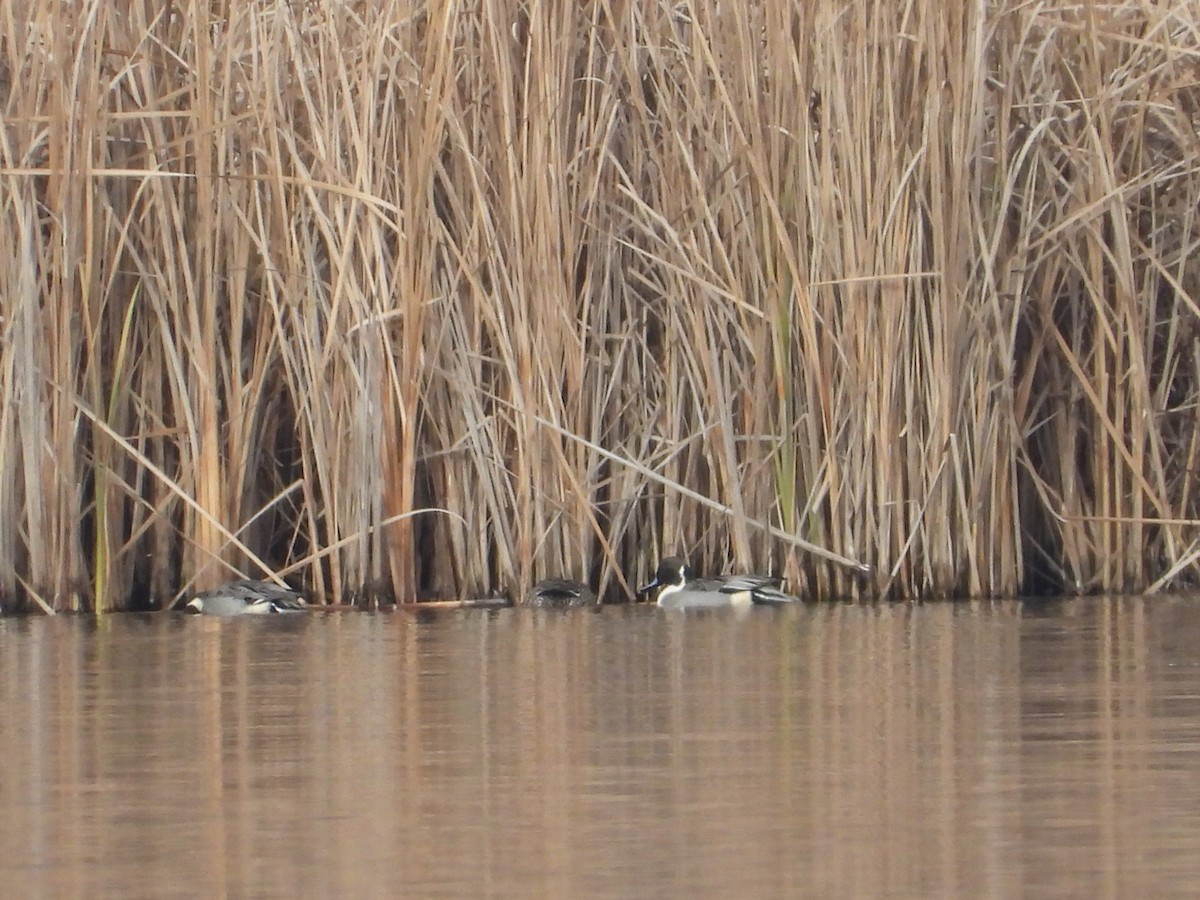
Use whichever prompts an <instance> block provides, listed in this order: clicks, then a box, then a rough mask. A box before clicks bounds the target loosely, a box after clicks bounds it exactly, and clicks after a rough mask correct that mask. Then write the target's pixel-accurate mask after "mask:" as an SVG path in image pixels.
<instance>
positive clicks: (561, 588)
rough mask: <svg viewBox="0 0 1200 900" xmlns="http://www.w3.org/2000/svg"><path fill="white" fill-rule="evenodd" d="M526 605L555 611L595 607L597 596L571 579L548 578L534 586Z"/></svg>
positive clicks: (588, 588)
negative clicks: (575, 607)
mask: <svg viewBox="0 0 1200 900" xmlns="http://www.w3.org/2000/svg"><path fill="white" fill-rule="evenodd" d="M525 605H526V606H540V607H549V608H554V609H565V608H567V607H571V606H595V605H596V594H595V592H594V591H593V590H592V589H591V588H590V587H588V586H587V585H586V584H583V583H581V582H578V581H573V580H572V579H570V578H547V579H546V580H545V581H539V582H538V583H537V584H535V585H534V586H533V589H532V590H530V592H529V594H528V595H527V596H526V598H525Z"/></svg>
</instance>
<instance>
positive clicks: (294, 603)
mask: <svg viewBox="0 0 1200 900" xmlns="http://www.w3.org/2000/svg"><path fill="white" fill-rule="evenodd" d="M307 608H308V604H307V603H306V602H305V601H304V596H303V595H302V594H301V593H300V592H299V591H296V590H293V589H292V588H290V587H287V586H286V585H280V584H275V583H274V582H271V581H231V582H229V584H223V585H221V586H220V587H215V588H213V589H212V590H210V591H201V592H200V593H198V594H194V595H193V596H192V599H191V600H189V601H188V602H187V604H186V605H185V606H184V607H183V611H184V612H187V613H192V614H193V615H197V614H203V615H206V616H265V615H271V614H272V613H296V612H303V611H304V610H305V609H307Z"/></svg>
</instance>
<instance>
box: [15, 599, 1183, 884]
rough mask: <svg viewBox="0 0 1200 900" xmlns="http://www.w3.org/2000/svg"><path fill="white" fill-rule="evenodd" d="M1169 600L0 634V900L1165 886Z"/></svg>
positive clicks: (154, 623)
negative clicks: (0, 889) (7, 898)
mask: <svg viewBox="0 0 1200 900" xmlns="http://www.w3.org/2000/svg"><path fill="white" fill-rule="evenodd" d="M1197 648H1200V604H1198V603H1197V601H1196V600H1195V599H1194V598H1174V599H1146V600H1141V599H1126V600H1111V601H1105V600H1096V599H1089V600H1078V601H1070V602H1058V603H1051V604H1046V605H1043V606H1031V605H1022V604H1018V603H996V604H961V605H951V604H942V605H931V606H916V607H914V606H877V607H870V606H832V605H830V606H821V607H804V608H798V609H790V610H751V611H750V614H749V615H743V616H738V615H733V614H726V613H717V614H703V615H678V614H667V613H664V612H663V611H661V610H659V609H657V608H652V607H639V608H609V609H603V610H601V611H599V612H591V611H569V612H558V611H530V610H506V611H502V612H493V613H481V612H459V613H450V614H421V615H415V614H410V613H378V614H366V613H364V614H322V613H313V614H311V615H306V616H302V617H296V619H292V618H290V617H289V618H288V619H286V620H283V621H281V619H280V617H275V618H271V619H266V620H261V621H214V620H211V619H206V618H185V617H182V616H171V615H154V616H133V615H121V616H110V617H107V618H104V619H102V620H99V621H97V620H93V619H82V618H66V617H59V618H56V619H48V618H38V619H9V620H0V691H2V692H3V709H4V727H3V729H0V763H2V767H0V845H2V846H4V847H5V848H6V852H5V853H4V854H3V856H2V857H0V884H3V885H5V892H6V893H8V894H9V895H11V896H72V895H73V896H83V895H87V896H123V897H135V896H144V897H170V896H180V897H190V896H205V897H209V896H236V897H243V896H251V895H255V896H279V897H299V896H306V897H347V896H358V897H373V896H400V895H414V896H481V895H485V894H486V895H490V896H501V897H508V896H511V897H529V896H547V897H551V896H553V897H567V896H609V897H629V896H684V895H686V896H714V897H715V896H723V897H728V896H733V895H738V896H801V895H803V896H839V897H846V896H929V895H934V894H941V895H957V896H1006V897H1007V896H1017V895H1022V894H1024V895H1037V896H1092V895H1106V896H1158V897H1161V896H1169V895H1177V896H1188V895H1194V894H1195V893H1196V892H1197V890H1198V889H1200V853H1198V852H1197V850H1196V847H1197V846H1198V845H1200V840H1198V839H1200V789H1198V788H1197V782H1198V781H1200V779H1197V778H1196V773H1197V772H1200V649H1197Z"/></svg>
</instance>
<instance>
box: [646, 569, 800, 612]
mask: <svg viewBox="0 0 1200 900" xmlns="http://www.w3.org/2000/svg"><path fill="white" fill-rule="evenodd" d="M692 574H693V573H692V569H691V567H690V566H689V565H688V564H687V561H686V560H684V559H681V558H680V557H678V556H668V557H667V558H666V559H664V560H663V561H662V562H660V563H659V564H658V571H657V572H656V573H655V574H654V580H653V581H651V582H650V583H649V584H648V585H646V586H645V587H643V588H641V589H639V591H638V593H639V594H645V593H647V592H649V591H652V590H654V589H655V588H658V605H659V606H663V607H667V608H669V609H706V608H716V607H722V606H749V605H750V604H752V603H760V604H768V605H778V604H781V603H797V602H799V600H800V598H799V597H795V596H793V595H791V594H785V593H784V592H783V591H781V590H780V589H779V585H780V584H781V579H779V578H771V577H768V576H766V575H722V576H721V577H720V578H693V577H692Z"/></svg>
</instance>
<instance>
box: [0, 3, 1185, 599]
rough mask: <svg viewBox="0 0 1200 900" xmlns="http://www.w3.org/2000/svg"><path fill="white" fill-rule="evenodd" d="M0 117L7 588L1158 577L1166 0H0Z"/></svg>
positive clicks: (1165, 321) (1180, 556)
mask: <svg viewBox="0 0 1200 900" xmlns="http://www.w3.org/2000/svg"><path fill="white" fill-rule="evenodd" d="M0 116H2V118H0V234H3V235H4V236H5V237H4V239H3V240H0V304H2V305H0V315H2V316H3V320H2V321H0V353H2V357H0V521H2V522H3V527H0V597H2V598H4V604H5V606H6V608H8V607H11V606H13V605H19V606H31V605H38V606H41V607H43V608H45V609H47V610H51V609H77V608H89V609H113V608H121V607H124V606H127V605H130V604H134V605H139V604H145V603H148V602H149V601H150V599H151V598H155V599H157V600H159V601H164V600H169V599H170V598H171V597H173V596H174V595H175V592H176V591H177V590H179V589H180V586H181V585H193V586H197V587H202V586H206V585H208V584H211V583H212V582H214V581H219V580H223V579H225V578H228V577H230V576H231V575H232V574H233V573H235V572H236V573H240V574H244V575H249V576H254V577H260V576H261V575H262V574H263V570H264V569H270V570H275V571H282V572H285V573H290V574H291V575H292V576H293V577H294V578H295V579H298V580H300V581H303V583H304V584H305V585H306V586H307V587H309V588H311V589H312V590H313V591H314V593H315V594H316V595H317V596H318V597H319V598H322V599H325V600H328V601H331V602H334V601H343V600H346V599H350V600H360V599H364V600H371V599H376V598H391V597H399V598H401V599H404V600H410V599H412V598H414V597H452V596H476V595H482V594H486V593H488V592H490V591H493V590H497V589H500V590H510V591H512V592H514V594H518V595H519V594H522V593H524V590H525V588H526V587H527V586H528V585H529V584H530V583H531V582H532V580H533V579H534V578H536V577H542V576H546V575H551V576H553V575H558V574H568V575H574V576H582V577H585V578H587V579H588V580H590V581H592V583H593V584H596V585H597V586H598V587H599V588H600V589H601V591H605V592H607V593H608V595H609V596H610V597H615V596H619V595H622V594H624V593H626V592H627V591H628V589H629V585H630V584H631V583H632V582H634V581H635V580H636V579H637V578H640V577H641V576H642V575H644V574H646V573H647V572H648V571H649V570H650V568H651V567H652V565H653V561H654V559H655V558H656V557H657V556H658V555H659V554H660V553H668V552H678V551H680V550H685V551H687V552H690V553H691V555H692V556H693V559H694V561H695V562H697V563H698V564H700V566H701V567H702V568H704V569H708V570H717V569H721V568H723V567H726V566H735V565H736V566H740V567H746V568H752V569H772V570H776V571H780V572H783V573H785V574H786V575H787V576H788V577H789V578H790V579H791V580H792V582H793V584H794V586H795V587H796V588H797V589H804V590H808V591H811V592H813V593H814V594H816V595H818V596H878V595H883V596H890V597H928V596H951V595H964V594H968V595H975V596H995V595H1007V594H1013V593H1016V592H1019V591H1021V590H1031V589H1040V588H1054V589H1066V590H1071V591H1100V590H1106V591H1113V590H1141V589H1145V588H1149V587H1154V588H1162V587H1167V586H1173V585H1179V584H1184V583H1192V582H1194V581H1195V580H1196V576H1197V573H1198V572H1200V566H1198V564H1197V560H1198V558H1200V543H1198V541H1197V537H1198V533H1200V532H1198V529H1197V527H1196V526H1197V519H1198V518H1200V514H1198V513H1197V510H1196V503H1195V501H1193V500H1192V497H1193V496H1194V495H1195V493H1196V491H1195V480H1196V472H1197V465H1198V459H1197V457H1198V455H1200V438H1198V435H1197V429H1196V427H1195V423H1196V400H1197V386H1198V385H1200V353H1198V352H1197V351H1198V343H1197V338H1198V332H1197V328H1196V323H1197V321H1198V318H1200V309H1198V308H1197V298H1198V294H1200V292H1198V285H1200V273H1198V271H1197V269H1198V267H1200V262H1197V260H1198V259H1200V254H1197V253H1196V252H1195V251H1196V249H1197V243H1198V242H1200V228H1198V226H1197V221H1196V217H1197V214H1198V211H1200V164H1198V163H1197V160H1198V159H1200V146H1198V145H1200V140H1198V138H1197V122H1198V118H1200V16H1198V14H1197V11H1196V9H1195V7H1194V6H1192V5H1189V4H1164V5H1161V6H1152V5H1148V4H1138V3H1132V2H1125V3H1115V4H1110V5H1097V4H1085V5H1083V6H1069V7H1060V6H1059V5H1056V4H1036V3H1035V4H1006V3H989V4H982V3H980V4H967V5H964V6H963V7H962V8H953V9H950V8H947V7H945V5H944V4H936V3H930V2H918V3H910V4H887V3H873V4H867V3H851V4H846V3H842V2H837V3H834V2H831V0H811V2H810V0H794V2H778V3H748V4H738V3H715V2H702V0H693V2H683V3H673V2H672V3H667V2H647V3H637V4H626V3H619V2H603V0H601V2H596V3H590V4H569V3H564V4H547V3H537V2H528V0H526V2H517V0H511V2H498V3H489V4H459V3H453V2H445V0H441V2H438V0H435V2H432V3H427V4H410V3H401V2H389V0H371V2H366V0H361V2H334V0H326V2H311V3H277V2H260V3H229V2H217V3H204V4H192V3H182V4H168V5H166V6H162V5H157V6H156V5H154V4H103V3H85V4H76V5H73V6H72V5H66V6H64V5H63V4H60V3H51V2H49V0H17V2H15V3H9V4H6V5H5V6H3V8H0ZM423 510H428V512H422V511H423ZM812 546H816V547H818V548H821V549H822V550H824V551H827V552H826V553H824V554H823V555H821V554H815V553H813V552H811V548H812ZM839 560H840V561H839ZM855 562H858V563H863V564H866V565H869V566H870V567H871V572H870V575H868V576H865V577H864V576H863V575H861V574H860V573H857V572H856V571H855V568H854V566H853V565H850V563H855Z"/></svg>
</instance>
